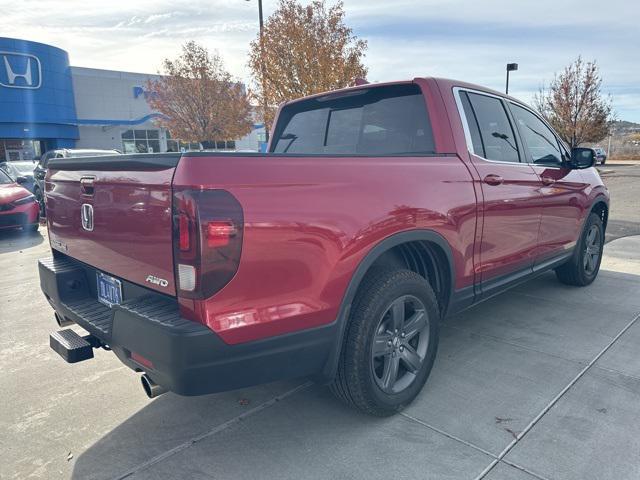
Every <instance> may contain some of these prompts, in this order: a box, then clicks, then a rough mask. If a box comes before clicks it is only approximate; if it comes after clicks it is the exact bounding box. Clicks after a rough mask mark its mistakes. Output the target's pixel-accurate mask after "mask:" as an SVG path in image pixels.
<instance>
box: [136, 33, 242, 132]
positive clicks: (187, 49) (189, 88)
mask: <svg viewBox="0 0 640 480" xmlns="http://www.w3.org/2000/svg"><path fill="white" fill-rule="evenodd" d="M162 73H163V76H161V77H160V78H159V79H158V80H152V81H149V82H148V84H147V88H148V89H149V91H150V92H151V95H149V96H148V97H147V102H148V103H149V105H150V106H151V108H152V109H153V110H155V111H157V112H159V113H161V114H162V117H160V118H159V119H158V120H157V121H156V123H158V124H159V125H160V126H162V127H165V128H167V129H169V131H170V132H171V135H172V136H173V137H174V138H178V139H180V140H184V141H189V142H202V141H210V140H232V139H236V138H240V137H242V136H244V135H246V134H248V133H249V132H250V131H251V128H252V124H253V122H252V120H251V105H250V103H249V99H248V95H247V92H246V90H245V88H244V86H243V85H242V84H241V83H240V82H238V81H236V80H234V79H233V78H232V77H231V75H230V74H229V73H228V72H227V71H226V70H225V68H224V64H223V62H222V59H221V58H220V56H219V55H217V54H216V53H214V54H211V53H209V51H208V50H207V49H206V48H204V47H202V46H200V45H198V44H197V43H195V42H187V43H186V44H184V45H183V46H182V54H181V55H180V56H179V57H178V58H176V59H175V60H170V59H165V60H164V62H163V72H162Z"/></svg>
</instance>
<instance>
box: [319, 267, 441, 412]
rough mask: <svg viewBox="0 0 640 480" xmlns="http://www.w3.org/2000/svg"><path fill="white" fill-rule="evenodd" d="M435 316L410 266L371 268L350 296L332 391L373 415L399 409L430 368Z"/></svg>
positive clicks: (424, 287)
mask: <svg viewBox="0 0 640 480" xmlns="http://www.w3.org/2000/svg"><path fill="white" fill-rule="evenodd" d="M439 318H440V315H439V311H438V303H437V301H436V298H435V295H434V293H433V290H432V289H431V287H430V286H429V284H428V282H427V281H426V280H425V279H424V278H423V277H421V276H420V275H418V274H417V273H415V272H412V271H409V270H397V269H386V268H385V269H376V270H373V271H372V272H370V273H369V274H368V275H367V277H366V278H365V280H364V281H363V284H362V285H361V287H360V289H359V291H358V294H357V295H356V299H355V301H354V308H353V310H352V313H351V317H350V320H349V325H348V326H347V331H346V332H345V341H344V344H343V347H342V352H341V358H340V363H339V366H338V373H337V375H336V379H335V380H334V383H333V384H332V385H331V390H332V391H333V393H334V394H335V395H336V396H337V397H338V398H339V399H341V400H342V401H344V402H345V403H347V404H349V405H351V406H353V407H356V408H358V409H360V410H362V411H364V412H366V413H369V414H372V415H377V416H388V415H392V414H394V413H396V412H398V411H400V410H401V409H402V408H403V407H404V406H406V405H407V404H409V403H410V402H411V401H412V400H413V399H414V398H415V397H416V395H418V393H419V392H420V390H421V389H422V387H423V385H424V384H425V382H426V380H427V377H428V376H429V373H430V372H431V368H432V366H433V362H434V360H435V355H436V350H437V346H438V321H439Z"/></svg>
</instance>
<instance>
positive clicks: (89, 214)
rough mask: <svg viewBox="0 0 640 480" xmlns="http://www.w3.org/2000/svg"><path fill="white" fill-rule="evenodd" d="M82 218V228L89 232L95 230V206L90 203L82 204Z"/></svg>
mask: <svg viewBox="0 0 640 480" xmlns="http://www.w3.org/2000/svg"><path fill="white" fill-rule="evenodd" d="M80 216H81V218H82V228H84V229H85V230H88V231H92V230H93V206H92V205H89V204H88V203H83V204H82V209H81V210H80Z"/></svg>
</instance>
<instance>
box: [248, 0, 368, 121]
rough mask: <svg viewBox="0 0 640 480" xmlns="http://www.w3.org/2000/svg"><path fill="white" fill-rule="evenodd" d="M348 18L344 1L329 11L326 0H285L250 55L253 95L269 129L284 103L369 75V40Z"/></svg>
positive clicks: (349, 83)
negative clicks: (308, 0) (359, 35)
mask: <svg viewBox="0 0 640 480" xmlns="http://www.w3.org/2000/svg"><path fill="white" fill-rule="evenodd" d="M344 17H345V13H344V8H343V3H342V1H339V2H337V3H336V4H334V5H333V6H330V7H328V6H327V5H326V3H325V1H324V0H316V1H313V2H311V3H310V4H309V5H307V6H302V5H301V4H300V3H298V2H297V1H296V0H280V3H279V5H278V8H277V10H276V11H275V12H274V13H273V14H272V15H271V16H270V17H269V18H268V19H267V21H266V22H265V25H264V29H263V32H262V35H259V36H258V38H256V39H255V40H254V41H252V42H251V45H250V52H249V67H250V68H251V72H252V77H253V80H254V85H255V87H256V88H255V91H254V92H253V94H254V97H255V103H256V104H257V106H258V110H259V113H260V117H261V118H263V119H264V121H265V125H267V126H269V125H271V124H272V122H273V117H274V115H275V112H276V110H277V107H278V105H280V104H281V103H283V102H286V101H289V100H293V99H296V98H300V97H303V96H306V95H312V94H315V93H320V92H325V91H329V90H335V89H337V88H343V87H347V86H350V85H353V82H354V80H355V79H356V78H359V77H360V78H364V77H366V74H367V68H366V67H365V66H364V65H363V63H362V60H363V58H364V55H365V51H366V49H367V42H366V41H365V40H361V39H359V38H357V37H356V36H355V35H354V34H353V31H352V29H351V28H349V27H348V26H347V25H346V24H345V22H344Z"/></svg>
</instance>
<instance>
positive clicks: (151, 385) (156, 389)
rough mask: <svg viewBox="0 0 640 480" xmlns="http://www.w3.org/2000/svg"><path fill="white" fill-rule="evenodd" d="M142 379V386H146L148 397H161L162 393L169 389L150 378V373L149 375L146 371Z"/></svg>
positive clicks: (145, 390) (145, 391)
mask: <svg viewBox="0 0 640 480" xmlns="http://www.w3.org/2000/svg"><path fill="white" fill-rule="evenodd" d="M140 381H141V382H142V388H144V393H146V394H147V397H149V398H156V397H159V396H160V395H162V394H163V393H165V392H166V391H167V389H166V388H164V387H163V386H161V385H158V384H157V383H156V382H154V381H153V380H151V378H149V375H147V374H146V373H143V374H142V376H141V377H140Z"/></svg>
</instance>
